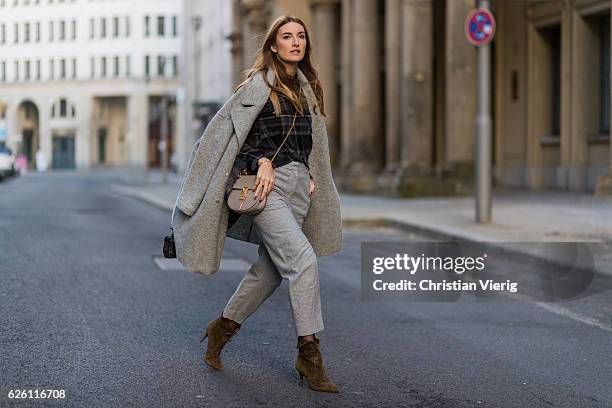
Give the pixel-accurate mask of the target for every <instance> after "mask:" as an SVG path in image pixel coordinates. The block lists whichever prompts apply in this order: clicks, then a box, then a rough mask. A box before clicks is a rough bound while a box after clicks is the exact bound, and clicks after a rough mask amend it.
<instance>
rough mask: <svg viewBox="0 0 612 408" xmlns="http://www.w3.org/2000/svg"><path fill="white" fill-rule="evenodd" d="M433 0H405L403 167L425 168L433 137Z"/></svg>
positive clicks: (403, 19) (411, 168)
mask: <svg viewBox="0 0 612 408" xmlns="http://www.w3.org/2000/svg"><path fill="white" fill-rule="evenodd" d="M432 11H433V10H432V4H431V1H423V0H404V1H403V3H402V49H401V86H400V93H401V95H400V99H401V103H400V106H401V111H400V112H401V114H400V115H401V132H402V140H401V157H400V160H401V167H402V169H403V171H404V172H415V171H418V172H425V171H427V170H429V169H430V166H431V152H432V150H431V149H432V140H433V124H432V117H433V90H432V81H433V54H432V52H433V37H432V34H431V25H432Z"/></svg>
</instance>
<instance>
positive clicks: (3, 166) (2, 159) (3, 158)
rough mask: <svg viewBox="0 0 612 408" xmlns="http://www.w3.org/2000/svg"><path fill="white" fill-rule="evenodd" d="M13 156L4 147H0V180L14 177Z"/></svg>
mask: <svg viewBox="0 0 612 408" xmlns="http://www.w3.org/2000/svg"><path fill="white" fill-rule="evenodd" d="M16 172H17V170H16V168H15V155H14V154H13V151H12V150H11V149H9V148H8V147H6V146H0V179H2V178H4V177H9V176H13V175H15V173H16Z"/></svg>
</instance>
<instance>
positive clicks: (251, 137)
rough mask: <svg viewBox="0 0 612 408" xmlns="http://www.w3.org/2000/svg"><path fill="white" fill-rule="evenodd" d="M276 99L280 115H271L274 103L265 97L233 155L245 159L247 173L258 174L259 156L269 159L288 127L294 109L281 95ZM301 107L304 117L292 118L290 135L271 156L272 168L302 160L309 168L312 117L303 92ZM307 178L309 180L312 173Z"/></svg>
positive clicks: (289, 126) (238, 158)
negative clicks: (264, 102) (257, 114)
mask: <svg viewBox="0 0 612 408" xmlns="http://www.w3.org/2000/svg"><path fill="white" fill-rule="evenodd" d="M278 99H279V103H280V108H281V115H280V116H276V115H275V114H274V105H272V101H271V100H270V98H268V101H267V102H266V104H265V105H264V106H263V108H262V110H261V112H260V113H259V116H258V117H257V119H256V120H255V123H253V127H252V128H251V130H250V132H249V134H248V135H247V138H246V140H245V141H244V144H243V145H242V148H241V149H240V153H239V154H238V156H237V158H236V159H237V160H242V161H244V162H245V164H246V166H247V168H248V173H249V174H256V173H257V170H258V169H259V165H258V164H257V160H259V159H260V158H262V157H267V158H268V159H272V156H274V153H275V152H276V149H278V146H280V144H281V143H282V142H283V139H284V138H285V136H286V135H287V132H288V131H289V129H290V128H291V123H292V122H293V115H294V113H295V109H294V108H293V105H292V104H291V102H289V100H288V99H286V98H285V97H284V96H282V95H279V97H278ZM302 106H303V107H304V116H301V115H300V114H299V113H298V115H297V117H296V118H295V125H294V127H293V130H292V131H291V134H290V135H289V136H288V137H287V140H286V141H285V144H284V145H283V147H282V148H281V149H280V151H279V152H278V154H277V155H276V157H275V158H274V162H272V167H273V168H277V167H281V166H283V165H285V164H287V163H290V162H292V161H298V162H302V163H304V165H306V167H308V168H310V167H309V166H308V155H309V154H310V151H311V150H312V118H311V115H310V111H309V109H308V103H307V102H306V98H305V97H304V95H303V94H302ZM310 178H311V179H312V176H311V177H310Z"/></svg>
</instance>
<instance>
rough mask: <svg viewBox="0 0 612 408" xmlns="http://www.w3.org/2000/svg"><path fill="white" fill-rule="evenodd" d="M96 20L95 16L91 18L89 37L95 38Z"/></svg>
mask: <svg viewBox="0 0 612 408" xmlns="http://www.w3.org/2000/svg"><path fill="white" fill-rule="evenodd" d="M95 24H96V23H95V20H94V19H93V18H90V19H89V38H90V39H91V38H94V35H95Z"/></svg>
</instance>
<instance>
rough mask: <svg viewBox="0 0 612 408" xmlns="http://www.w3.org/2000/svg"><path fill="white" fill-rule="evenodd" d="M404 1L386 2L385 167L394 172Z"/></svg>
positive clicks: (398, 148) (398, 142) (398, 155)
mask: <svg viewBox="0 0 612 408" xmlns="http://www.w3.org/2000/svg"><path fill="white" fill-rule="evenodd" d="M401 14H402V3H401V2H399V1H397V0H386V4H385V67H386V69H387V75H386V77H385V90H386V95H385V96H386V103H385V106H386V112H385V121H386V125H387V132H386V135H385V136H386V143H385V147H386V151H385V166H386V169H387V170H388V171H390V172H392V173H393V172H394V171H395V170H396V169H397V168H398V167H399V165H400V134H401V130H400V116H401V114H400V110H401V107H400V87H399V84H400V80H401V75H400V65H401V49H402V47H401V37H402V24H401Z"/></svg>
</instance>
